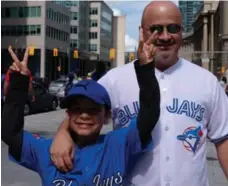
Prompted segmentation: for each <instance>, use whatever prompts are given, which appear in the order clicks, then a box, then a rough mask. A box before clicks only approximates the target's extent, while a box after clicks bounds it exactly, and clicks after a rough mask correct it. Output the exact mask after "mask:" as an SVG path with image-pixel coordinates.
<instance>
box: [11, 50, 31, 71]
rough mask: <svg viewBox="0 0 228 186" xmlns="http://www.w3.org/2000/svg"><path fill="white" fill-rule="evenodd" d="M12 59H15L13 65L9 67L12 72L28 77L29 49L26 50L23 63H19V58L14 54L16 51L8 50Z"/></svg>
mask: <svg viewBox="0 0 228 186" xmlns="http://www.w3.org/2000/svg"><path fill="white" fill-rule="evenodd" d="M8 51H9V53H10V55H11V57H12V59H13V64H12V65H11V66H10V67H9V70H10V72H11V73H12V72H19V73H21V74H23V75H28V73H29V69H28V56H29V55H28V52H29V48H26V51H25V54H24V58H23V61H21V62H20V61H19V59H18V58H17V55H16V54H15V53H14V51H13V50H12V48H11V47H10V48H9V49H8Z"/></svg>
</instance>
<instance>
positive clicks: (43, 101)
mask: <svg viewBox="0 0 228 186" xmlns="http://www.w3.org/2000/svg"><path fill="white" fill-rule="evenodd" d="M33 90H34V92H35V101H34V102H33V101H32V95H31V94H30V93H29V95H28V100H27V103H26V104H25V108H24V114H25V115H28V114H31V113H34V112H37V111H43V110H56V108H57V107H58V105H59V103H58V99H57V97H56V96H54V95H52V94H50V93H49V90H48V89H47V88H45V87H44V86H43V85H42V84H40V83H38V82H33Z"/></svg>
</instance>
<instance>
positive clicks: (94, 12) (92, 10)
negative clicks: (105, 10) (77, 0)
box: [89, 8, 98, 15]
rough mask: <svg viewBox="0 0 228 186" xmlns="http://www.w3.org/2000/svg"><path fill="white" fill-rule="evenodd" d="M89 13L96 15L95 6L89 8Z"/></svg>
mask: <svg viewBox="0 0 228 186" xmlns="http://www.w3.org/2000/svg"><path fill="white" fill-rule="evenodd" d="M89 14H90V15H97V14H98V9H97V8H90V10H89Z"/></svg>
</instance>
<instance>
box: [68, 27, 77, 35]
mask: <svg viewBox="0 0 228 186" xmlns="http://www.w3.org/2000/svg"><path fill="white" fill-rule="evenodd" d="M70 33H71V34H77V33H78V27H77V26H71V28H70Z"/></svg>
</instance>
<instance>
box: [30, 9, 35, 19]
mask: <svg viewBox="0 0 228 186" xmlns="http://www.w3.org/2000/svg"><path fill="white" fill-rule="evenodd" d="M30 13H31V14H30V16H31V17H36V7H31V8H30Z"/></svg>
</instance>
